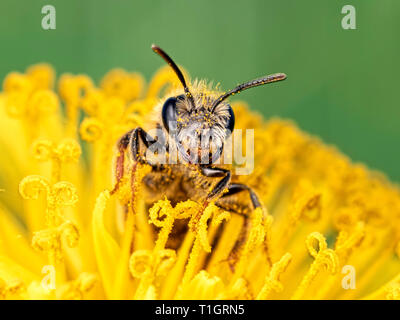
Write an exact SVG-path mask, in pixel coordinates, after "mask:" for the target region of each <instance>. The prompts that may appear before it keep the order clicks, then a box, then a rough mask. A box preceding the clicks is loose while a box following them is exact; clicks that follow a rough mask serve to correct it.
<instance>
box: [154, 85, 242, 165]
mask: <svg viewBox="0 0 400 320" xmlns="http://www.w3.org/2000/svg"><path fill="white" fill-rule="evenodd" d="M214 100H215V97H213V95H209V94H207V93H205V92H202V91H199V93H197V94H195V95H194V96H192V99H190V98H187V96H186V95H184V94H183V95H180V96H177V97H171V98H169V99H167V100H166V101H165V103H164V106H163V109H162V121H163V125H164V128H165V129H166V130H167V131H168V133H169V134H170V135H171V136H172V137H173V139H174V140H175V143H176V146H177V149H178V152H179V153H180V155H181V158H182V159H183V160H185V161H186V162H188V163H208V164H211V163H214V162H215V161H216V160H218V159H219V157H220V156H221V153H222V150H223V148H224V142H225V140H226V138H227V137H229V135H230V134H231V133H232V131H233V128H234V126H235V116H234V114H233V110H232V108H231V106H230V105H229V104H227V103H221V104H219V105H218V106H216V107H215V108H213V102H214Z"/></svg>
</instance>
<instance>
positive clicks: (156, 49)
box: [151, 44, 195, 106]
mask: <svg viewBox="0 0 400 320" xmlns="http://www.w3.org/2000/svg"><path fill="white" fill-rule="evenodd" d="M151 49H152V50H153V51H154V52H155V53H157V54H158V55H159V56H160V57H161V58H163V59H164V60H165V62H166V63H168V65H169V66H170V67H171V68H172V69H173V70H174V72H175V73H176V75H177V76H178V78H179V81H180V82H181V83H182V86H183V89H184V90H185V94H186V97H187V98H188V99H189V101H190V102H191V103H192V105H193V106H194V105H195V104H194V100H193V96H192V94H191V93H190V91H189V88H188V86H187V84H186V81H185V77H184V76H183V73H182V71H181V70H180V69H179V67H178V66H177V65H176V63H175V62H174V61H173V60H172V59H171V57H170V56H169V55H168V54H167V53H166V52H165V51H164V50H163V49H161V48H160V47H159V46H156V45H155V44H152V45H151Z"/></svg>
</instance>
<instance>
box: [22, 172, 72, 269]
mask: <svg viewBox="0 0 400 320" xmlns="http://www.w3.org/2000/svg"><path fill="white" fill-rule="evenodd" d="M19 192H20V194H21V195H22V197H23V198H25V199H38V198H39V195H40V194H41V193H45V195H46V200H47V209H46V216H45V220H46V225H47V229H45V230H41V231H38V232H36V233H35V234H34V236H33V238H32V245H33V247H34V248H36V249H38V250H42V251H47V252H48V253H49V260H50V262H51V263H52V264H54V263H55V262H57V261H59V260H60V259H61V257H62V254H61V236H63V237H64V238H65V239H66V241H67V244H68V245H69V246H76V245H77V242H78V238H79V233H78V230H77V229H76V227H75V226H74V225H73V224H72V223H70V222H65V223H64V224H60V223H61V221H62V220H63V218H62V215H61V214H60V207H62V206H72V205H74V204H75V203H76V202H77V201H78V195H77V190H76V188H75V186H74V185H73V184H72V183H69V182H65V181H60V182H57V183H56V184H54V185H50V183H49V182H48V180H46V179H45V178H44V177H41V176H28V177H25V178H24V179H22V181H21V182H20V184H19Z"/></svg>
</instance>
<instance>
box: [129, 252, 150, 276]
mask: <svg viewBox="0 0 400 320" xmlns="http://www.w3.org/2000/svg"><path fill="white" fill-rule="evenodd" d="M151 262H152V255H151V252H150V251H149V250H137V251H135V252H134V253H132V255H131V257H130V259H129V270H130V272H131V274H132V276H133V277H135V278H140V277H143V276H145V275H147V274H150V272H151V269H152V265H151Z"/></svg>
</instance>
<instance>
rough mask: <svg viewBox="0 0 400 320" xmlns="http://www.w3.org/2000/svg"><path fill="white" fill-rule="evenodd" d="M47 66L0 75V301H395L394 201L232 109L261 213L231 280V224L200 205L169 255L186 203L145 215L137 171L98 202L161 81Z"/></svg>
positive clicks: (295, 134) (344, 166) (285, 124)
mask: <svg viewBox="0 0 400 320" xmlns="http://www.w3.org/2000/svg"><path fill="white" fill-rule="evenodd" d="M54 75H55V73H54V71H53V70H52V68H51V67H50V66H48V65H45V64H41V65H36V66H33V67H31V68H29V69H27V70H26V72H25V73H17V72H12V73H10V74H9V75H7V77H6V78H5V80H4V83H3V91H2V93H1V94H0V122H1V125H0V130H1V134H0V145H1V150H2V157H1V158H0V189H1V190H0V298H1V299H399V298H400V273H399V270H400V263H399V254H400V245H399V236H400V228H399V226H400V192H399V189H398V187H396V186H395V185H393V184H392V183H390V182H389V181H388V180H387V179H386V178H385V177H384V176H383V175H382V174H381V173H379V172H373V171H371V170H369V169H367V168H366V167H365V166H363V165H361V164H354V163H352V162H351V161H350V160H349V159H348V158H347V157H346V156H344V155H343V154H341V153H340V152H339V151H338V150H336V149H335V148H334V147H332V146H327V145H325V144H323V143H322V142H321V141H320V140H318V139H317V138H316V137H313V136H310V135H308V134H306V133H304V132H302V131H301V130H299V129H298V128H297V127H296V126H295V125H294V124H293V123H291V122H290V121H284V120H280V119H272V120H269V121H265V120H264V119H262V117H261V116H259V115H257V114H255V113H253V112H251V111H250V110H249V108H248V107H247V106H246V104H244V103H239V102H236V103H233V108H234V110H235V114H236V118H237V127H238V128H242V129H246V128H251V129H255V169H254V172H253V173H252V174H250V175H243V176H240V177H239V179H240V181H241V182H243V183H246V184H247V185H249V186H251V187H252V188H253V189H254V190H256V192H257V194H258V195H259V197H260V199H261V200H262V203H263V207H262V209H260V208H258V209H256V210H254V211H253V212H251V213H250V229H249V234H248V237H247V240H246V242H245V244H244V245H243V248H242V249H241V250H240V251H239V253H238V256H237V260H236V263H235V267H234V268H229V261H228V260H229V259H228V258H229V257H228V255H229V252H230V251H231V249H232V247H233V246H234V244H235V241H236V238H237V237H238V236H239V233H240V229H241V226H242V224H243V217H241V216H238V215H235V214H233V213H229V212H227V211H224V210H222V209H220V208H219V207H217V206H215V205H214V204H213V203H210V204H209V205H208V206H207V208H206V209H205V210H204V212H203V214H202V215H201V217H198V221H197V224H196V227H195V228H189V229H188V230H187V232H186V233H185V234H184V235H183V238H182V240H181V242H180V245H179V246H178V247H177V248H176V249H171V248H170V247H169V246H168V245H167V243H168V241H170V240H171V239H172V238H173V237H174V234H173V233H172V230H173V228H174V225H176V224H178V223H180V222H182V221H184V220H186V221H187V220H190V219H191V218H192V217H193V215H194V214H195V212H197V211H198V207H199V204H198V203H197V202H196V201H195V200H194V199H190V200H187V201H185V202H181V203H178V204H176V205H173V204H172V203H171V202H170V200H169V199H166V198H165V199H160V200H159V201H157V202H155V203H154V205H153V206H152V207H150V208H147V207H146V206H145V205H144V203H143V201H142V197H141V192H142V190H141V184H140V180H141V178H142V177H143V176H144V175H145V174H146V172H148V171H147V170H149V168H146V166H141V167H140V168H139V169H138V170H137V171H136V173H135V174H136V179H135V186H134V190H135V199H136V200H135V201H134V203H132V204H131V205H130V206H126V205H124V204H126V203H129V201H131V199H132V194H131V188H130V186H129V180H130V178H129V177H128V176H126V177H123V179H122V180H123V181H122V184H121V188H120V190H119V191H118V192H116V193H112V192H111V190H112V186H113V183H114V181H113V174H112V167H113V161H114V158H115V155H116V150H115V145H116V142H117V141H118V139H119V138H120V137H121V136H122V135H123V134H124V133H125V132H126V131H128V130H130V129H132V128H134V127H137V126H142V125H143V124H144V123H145V122H146V121H147V119H148V117H149V115H150V113H151V112H152V109H153V107H154V105H155V104H156V102H157V101H158V100H159V99H160V97H161V96H162V95H163V93H165V92H168V91H169V90H175V89H176V88H177V86H178V84H177V80H176V76H175V75H174V74H173V73H172V71H171V70H169V69H168V67H166V68H162V69H161V70H160V71H159V72H157V73H156V74H155V76H154V77H153V78H152V80H151V81H150V83H149V84H146V83H145V80H144V79H143V77H142V76H141V75H140V74H138V73H128V72H125V71H123V70H119V69H118V70H112V71H110V72H109V73H108V74H107V75H106V76H105V77H104V78H103V80H102V81H101V82H100V85H99V86H96V84H95V83H94V82H93V81H92V80H91V79H90V78H89V77H87V76H85V75H71V74H65V75H62V76H61V77H60V78H59V79H58V81H56V79H55V76H54Z"/></svg>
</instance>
